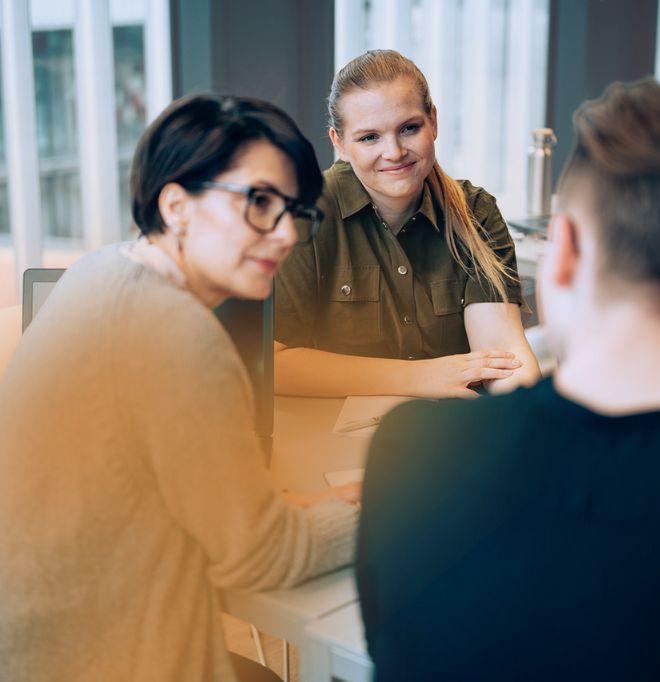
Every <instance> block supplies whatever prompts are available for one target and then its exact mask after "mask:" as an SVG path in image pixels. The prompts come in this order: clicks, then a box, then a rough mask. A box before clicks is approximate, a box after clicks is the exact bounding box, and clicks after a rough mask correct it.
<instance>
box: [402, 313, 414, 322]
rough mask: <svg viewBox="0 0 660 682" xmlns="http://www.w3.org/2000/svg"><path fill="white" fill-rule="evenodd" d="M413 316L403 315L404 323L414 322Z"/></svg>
mask: <svg viewBox="0 0 660 682" xmlns="http://www.w3.org/2000/svg"><path fill="white" fill-rule="evenodd" d="M412 323H413V321H412V317H410V315H404V316H403V324H412Z"/></svg>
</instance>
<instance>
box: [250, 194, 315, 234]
mask: <svg viewBox="0 0 660 682" xmlns="http://www.w3.org/2000/svg"><path fill="white" fill-rule="evenodd" d="M285 209H286V201H285V199H284V198H283V197H281V196H279V195H277V194H273V193H271V192H267V191H261V190H258V189H257V190H255V191H253V192H252V194H251V195H250V198H249V200H248V206H247V216H246V217H247V220H248V222H249V223H250V224H251V225H253V226H254V227H256V228H257V229H259V230H264V231H270V230H273V229H275V225H276V223H277V221H278V220H279V219H280V216H281V215H282V213H283V212H284V211H285ZM295 218H296V220H295V225H296V230H297V232H298V241H299V242H306V241H308V240H309V239H310V238H311V237H312V232H313V227H314V219H313V217H312V216H311V215H310V214H309V213H307V212H305V211H297V212H296V215H295Z"/></svg>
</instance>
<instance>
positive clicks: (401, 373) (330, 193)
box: [275, 50, 539, 398]
mask: <svg viewBox="0 0 660 682" xmlns="http://www.w3.org/2000/svg"><path fill="white" fill-rule="evenodd" d="M328 101H329V106H328V109H329V114H330V139H331V141H332V143H333V145H334V148H335V151H336V152H337V155H338V157H339V161H337V163H335V164H334V165H333V166H332V168H330V169H329V170H328V171H326V173H325V189H324V193H323V197H322V199H321V201H320V206H321V208H322V209H323V212H324V214H325V218H324V220H323V222H322V224H321V227H320V230H319V232H318V235H317V236H316V238H315V240H314V242H313V244H311V245H309V246H303V247H301V248H297V249H295V250H294V252H293V254H292V257H291V258H290V259H289V260H288V261H287V263H286V264H285V266H284V267H283V268H282V269H281V270H280V273H279V274H278V277H277V283H276V288H275V296H276V317H275V326H276V333H275V337H276V339H277V341H278V342H279V343H278V344H277V345H276V350H277V351H278V352H277V353H276V360H275V368H276V379H275V381H276V390H277V391H278V392H280V393H288V394H297V395H322V396H343V395H349V394H394V395H413V396H423V397H440V398H443V397H451V396H460V397H466V398H469V397H474V396H475V393H474V391H473V390H471V389H470V388H469V386H471V385H476V384H480V383H486V384H488V385H489V388H490V389H491V390H493V391H505V390H510V389H511V388H512V387H514V386H516V385H518V384H521V383H532V382H534V381H535V380H536V379H537V378H538V376H539V371H538V366H537V363H536V360H535V358H534V356H533V355H532V352H531V350H530V348H529V346H528V344H527V341H526V340H525V336H524V333H523V328H522V324H521V320H520V305H521V304H523V298H522V295H521V292H520V283H519V279H518V274H517V271H516V259H515V253H514V248H513V243H512V241H511V238H510V236H509V234H508V230H507V227H506V224H505V223H504V220H503V219H502V216H501V215H500V212H499V210H498V208H497V205H496V203H495V200H494V198H493V197H492V196H491V195H490V194H488V193H487V192H485V191H484V190H483V189H481V188H479V187H475V186H474V185H472V184H471V183H470V182H468V181H460V182H458V181H456V180H453V179H452V178H450V177H449V176H448V175H447V174H446V173H445V172H444V171H443V170H442V168H441V167H440V166H439V165H438V164H437V162H436V160H435V148H434V141H435V138H436V136H437V132H438V131H437V116H436V109H435V106H434V105H433V102H432V100H431V96H430V94H429V88H428V84H427V82H426V79H425V78H424V76H423V74H422V73H421V72H420V70H419V69H418V68H417V67H416V66H415V64H413V63H412V62H411V61H410V60H409V59H406V58H405V57H403V56H402V55H400V54H399V53H397V52H394V51H392V50H374V51H371V52H367V53H366V54H363V55H361V56H360V57H357V58H356V59H354V60H353V61H351V62H349V63H348V64H347V65H346V66H345V67H344V68H343V69H341V70H340V71H339V73H337V75H336V76H335V79H334V81H333V84H332V89H331V92H330V97H329V100H328Z"/></svg>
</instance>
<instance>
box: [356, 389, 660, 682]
mask: <svg viewBox="0 0 660 682" xmlns="http://www.w3.org/2000/svg"><path fill="white" fill-rule="evenodd" d="M659 484H660V412H657V411H656V412H648V413H642V414H636V415H629V416H621V417H606V416H602V415H599V414H596V413H594V412H592V411H590V410H588V409H586V408H584V407H582V406H580V405H577V404H575V403H573V402H571V401H569V400H566V399H565V398H563V397H561V396H560V395H558V394H557V393H556V391H555V390H554V387H553V385H552V383H551V380H545V381H543V382H541V383H540V384H539V385H537V386H536V387H535V388H533V389H519V390H518V391H516V392H514V393H512V394H510V395H506V396H501V397H496V398H483V399H480V400H478V401H470V402H462V401H442V402H440V403H434V402H422V401H414V402H411V403H408V404H405V405H403V406H400V407H399V408H397V409H396V410H394V411H393V412H392V413H390V415H389V416H388V417H386V419H385V420H384V422H383V424H382V426H381V428H380V429H379V431H378V432H377V434H376V436H375V437H374V441H373V443H372V446H371V450H370V454H369V460H368V465H367V472H366V477H365V484H364V498H363V517H362V523H361V528H360V540H359V559H358V585H359V589H360V597H361V600H362V609H363V616H364V621H365V626H366V635H367V640H368V645H369V652H370V654H371V656H372V658H373V659H374V662H375V664H376V669H377V676H376V679H377V680H378V681H379V682H382V681H384V680H387V681H389V680H435V679H443V680H482V679H487V680H489V681H491V682H492V681H493V680H535V681H540V680H553V681H556V680H563V681H566V680H635V681H639V680H658V679H660V644H659V641H660V586H659V581H660V547H659V544H658V538H659V537H660V495H659V494H658V487H659Z"/></svg>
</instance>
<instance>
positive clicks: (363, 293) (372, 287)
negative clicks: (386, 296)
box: [328, 265, 380, 302]
mask: <svg viewBox="0 0 660 682" xmlns="http://www.w3.org/2000/svg"><path fill="white" fill-rule="evenodd" d="M328 281H329V286H330V292H329V296H328V298H329V299H330V300H331V301H354V302H355V301H378V300H379V299H380V291H379V285H380V266H378V265H362V266H355V267H340V268H334V269H333V271H332V273H331V275H330V277H328Z"/></svg>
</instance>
